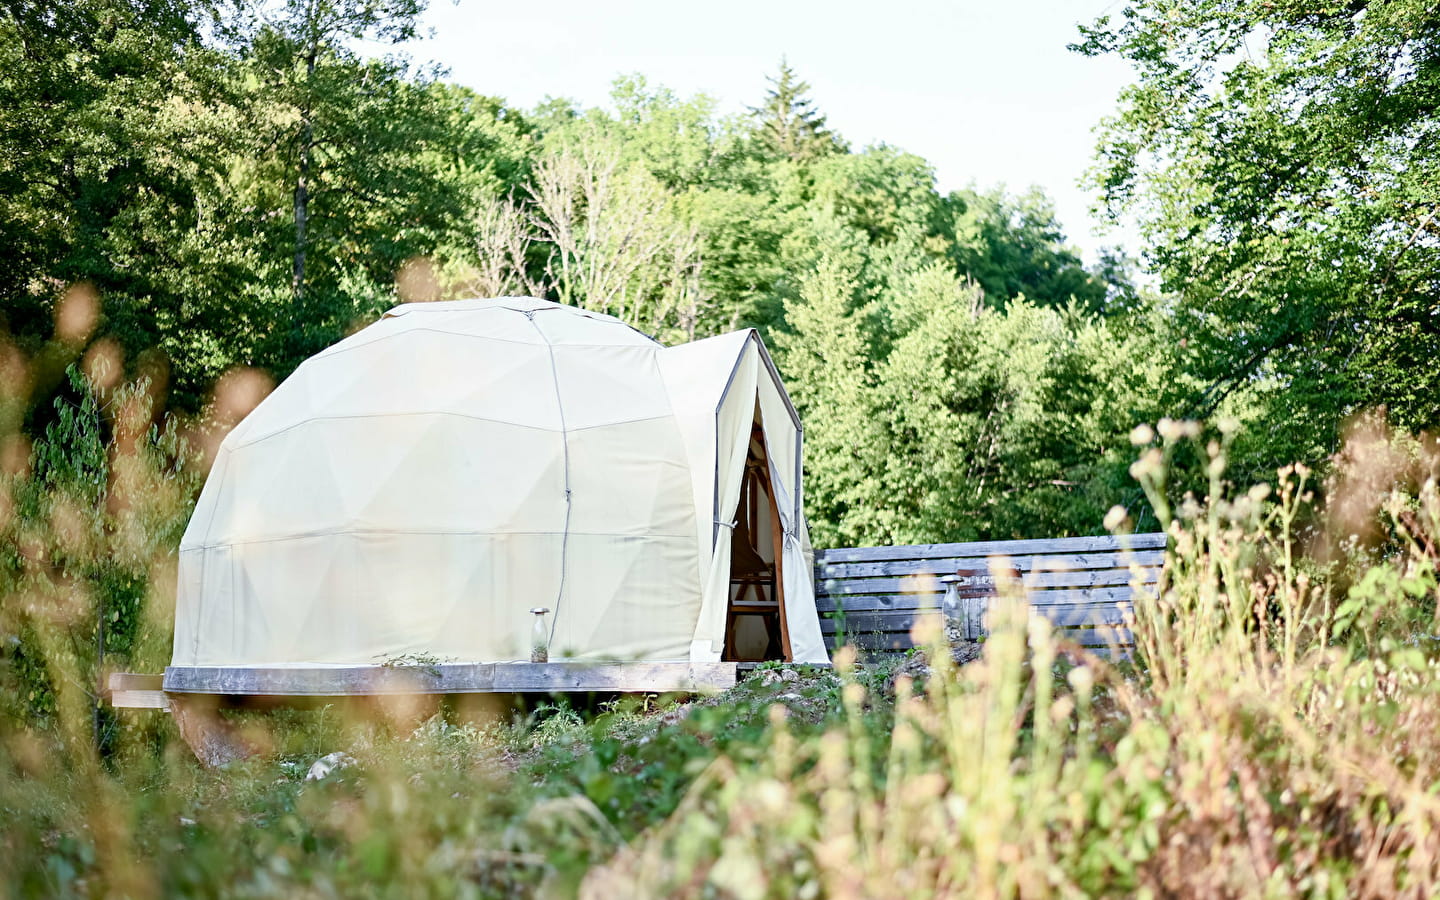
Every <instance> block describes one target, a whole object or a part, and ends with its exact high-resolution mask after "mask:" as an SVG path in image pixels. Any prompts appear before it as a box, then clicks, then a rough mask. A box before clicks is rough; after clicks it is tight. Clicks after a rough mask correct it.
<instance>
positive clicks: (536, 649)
mask: <svg viewBox="0 0 1440 900" xmlns="http://www.w3.org/2000/svg"><path fill="white" fill-rule="evenodd" d="M549 612H550V608H549V607H546V606H536V607H534V608H532V609H531V610H530V613H531V614H532V615H533V616H535V625H534V627H533V628H532V629H531V632H530V661H531V662H532V663H543V662H549V661H550V629H549V628H547V627H546V626H545V616H546V615H548V614H549Z"/></svg>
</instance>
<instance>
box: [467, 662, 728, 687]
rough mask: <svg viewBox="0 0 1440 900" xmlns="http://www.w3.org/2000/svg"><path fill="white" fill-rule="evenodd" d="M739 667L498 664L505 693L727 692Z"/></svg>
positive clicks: (725, 664)
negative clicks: (725, 690)
mask: <svg viewBox="0 0 1440 900" xmlns="http://www.w3.org/2000/svg"><path fill="white" fill-rule="evenodd" d="M737 678H738V670H737V668H736V663H733V662H722V663H684V662H680V663H613V664H584V663H496V664H495V686H494V690H496V691H502V692H515V693H526V692H541V693H548V692H551V691H561V692H563V691H620V692H631V693H640V692H644V693H650V692H669V691H702V690H724V689H726V688H732V687H734V686H735V683H736V680H737Z"/></svg>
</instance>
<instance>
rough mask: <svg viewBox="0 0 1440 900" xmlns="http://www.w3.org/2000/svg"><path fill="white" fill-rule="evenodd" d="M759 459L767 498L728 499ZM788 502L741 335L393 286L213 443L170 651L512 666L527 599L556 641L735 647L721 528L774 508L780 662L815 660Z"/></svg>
mask: <svg viewBox="0 0 1440 900" xmlns="http://www.w3.org/2000/svg"><path fill="white" fill-rule="evenodd" d="M757 470H761V471H760V475H761V476H762V477H763V478H764V480H765V481H766V482H767V483H766V490H767V491H768V494H767V497H768V499H769V501H770V507H769V508H770V510H771V512H770V513H769V516H770V518H769V519H766V518H765V514H764V512H763V504H762V513H761V515H760V517H759V518H758V519H757V518H755V517H754V516H753V515H752V516H751V517H750V518H749V519H747V518H746V515H745V512H744V509H743V507H744V505H745V503H746V502H747V501H746V499H745V497H742V492H743V491H744V490H745V485H747V484H750V483H751V481H747V480H746V479H747V478H748V479H753V478H755V477H757V476H756V472H757ZM747 496H749V495H747ZM801 502H802V495H801V431H800V423H799V419H798V417H797V416H796V414H795V410H794V407H793V406H792V405H791V404H790V401H789V398H788V397H787V396H786V394H785V390H784V387H783V385H782V384H781V382H780V379H779V376H778V374H777V372H776V370H775V368H774V365H773V363H771V361H770V358H769V356H768V354H767V353H766V351H765V349H764V347H763V345H762V344H761V342H760V339H759V337H758V336H757V335H756V334H755V332H754V331H743V332H736V333H734V334H727V335H722V336H720V337H716V338H711V339H708V340H703V341H697V342H695V343H692V344H687V345H683V346H679V347H669V348H667V347H663V346H661V345H660V344H659V343H657V342H655V341H654V340H652V339H650V338H649V337H646V336H645V335H643V334H641V333H639V332H638V331H635V330H633V329H632V328H630V327H629V326H627V325H625V324H624V323H623V322H621V321H620V320H619V319H616V318H614V317H612V316H607V315H602V314H598V313H593V312H587V311H584V310H580V309H576V308H573V307H567V306H562V305H559V304H556V303H551V302H548V301H544V300H536V299H532V298H500V299H496V300H464V301H452V302H443V303H424V304H406V305H403V306H399V307H397V308H395V309H393V310H391V311H390V312H389V313H387V314H386V315H385V316H384V317H383V318H382V319H381V320H379V321H378V322H376V323H374V324H373V325H371V326H369V327H367V328H365V329H363V330H361V331H359V332H357V333H356V334H354V335H352V336H351V337H349V338H346V339H345V340H343V341H341V342H340V343H338V344H336V345H334V346H332V347H330V348H329V349H327V350H325V351H323V352H321V353H319V354H317V355H316V356H314V357H312V358H310V359H308V360H306V361H305V362H304V363H303V364H302V365H301V366H300V367H299V368H298V369H296V371H295V372H294V373H293V374H292V375H291V376H290V377H289V378H287V379H286V380H285V381H284V382H283V383H282V384H281V385H280V386H279V387H277V388H276V390H275V391H274V392H273V393H271V394H270V396H269V397H267V398H266V399H265V400H264V401H263V402H262V403H261V404H260V405H259V406H258V407H256V409H255V410H254V411H253V412H252V413H251V414H250V415H249V416H247V417H246V418H245V420H244V421H242V422H241V423H240V424H239V426H237V427H236V428H235V429H234V430H233V431H232V432H231V433H230V434H229V435H228V436H227V437H226V439H225V441H224V442H223V443H222V444H221V447H220V451H219V454H218V455H217V457H216V460H215V465H214V467H213V469H212V470H211V473H210V476H209V478H208V480H207V481H206V484H205V487H204V490H203V491H202V493H201V496H200V500H199V502H198V504H197V506H196V509H195V512H194V515H193V516H192V518H191V521H190V524H189V527H188V528H187V529H186V532H185V536H184V538H183V539H182V541H181V546H180V573H179V575H180V577H179V585H178V592H177V593H178V596H177V606H176V625H175V645H174V658H173V661H172V667H245V666H267V667H276V666H279V667H284V666H355V665H361V666H366V665H372V666H373V665H377V664H379V663H381V662H384V661H387V660H396V659H404V658H436V659H441V660H459V661H466V662H508V661H520V660H525V659H527V658H528V653H529V647H530V634H531V628H532V623H533V617H532V616H531V615H530V612H529V611H530V609H531V608H532V607H536V606H547V607H551V608H552V609H553V613H552V625H551V628H552V637H551V641H550V656H551V659H552V660H557V659H574V660H577V661H586V660H594V661H628V660H642V661H675V662H681V661H684V662H690V663H706V662H717V661H720V660H721V659H722V658H734V657H733V655H728V654H733V649H732V645H731V644H727V641H730V642H733V640H734V634H733V630H734V627H735V626H734V623H735V621H736V618H735V616H734V610H733V608H732V607H733V604H732V600H733V598H734V596H735V590H736V588H735V587H734V586H733V584H732V576H733V571H732V570H733V569H734V566H733V565H732V563H733V560H732V551H734V549H735V542H736V531H737V530H739V531H742V532H745V530H746V528H747V527H748V528H749V529H750V531H749V532H746V533H747V534H750V533H753V532H754V531H756V530H757V529H760V528H769V527H770V526H773V533H774V536H775V540H774V542H773V547H774V552H773V553H772V552H771V551H770V550H769V549H766V548H767V547H769V546H771V545H770V544H769V543H767V542H766V541H759V542H758V544H757V546H759V545H764V546H762V549H761V551H760V555H761V556H764V557H767V559H766V560H763V561H762V562H764V564H765V565H767V566H769V567H770V572H771V577H772V578H776V577H777V576H776V574H775V573H776V572H777V571H778V582H779V584H778V585H777V590H776V591H775V593H776V594H777V595H778V597H777V598H776V599H778V603H779V608H780V621H781V623H782V624H783V630H784V632H785V639H786V640H785V644H786V647H785V648H784V657H785V658H788V659H790V660H791V661H794V662H812V663H821V662H826V661H828V655H827V654H826V651H825V646H824V643H823V640H822V637H821V632H820V625H819V620H818V617H817V615H816V612H815V602H814V587H813V584H812V581H811V578H812V575H811V573H812V568H811V566H812V559H813V553H812V551H811V548H810V544H809V539H808V535H807V531H806V527H805V521H804V517H803V514H802V512H801ZM748 503H749V504H750V508H751V509H752V510H753V509H754V508H756V500H755V498H754V497H753V496H750V497H749V500H748ZM747 521H748V522H749V525H748V526H747V525H746V522H747ZM764 522H769V525H768V526H766V525H764V524H763V523H764ZM737 523H739V524H738V528H737ZM757 523H761V524H757ZM747 546H748V545H747ZM739 552H740V553H741V555H746V554H748V555H749V556H751V557H753V556H755V552H754V551H751V550H748V549H746V548H740V551H739ZM735 558H736V559H739V557H738V556H737V557H735ZM772 605H773V604H772Z"/></svg>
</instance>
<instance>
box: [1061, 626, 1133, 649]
mask: <svg viewBox="0 0 1440 900" xmlns="http://www.w3.org/2000/svg"><path fill="white" fill-rule="evenodd" d="M1055 637H1056V639H1057V640H1058V639H1064V640H1069V641H1074V642H1075V643H1077V644H1079V645H1080V646H1082V647H1109V646H1118V647H1129V646H1133V645H1134V643H1135V636H1134V635H1133V634H1132V633H1131V632H1130V629H1128V628H1114V627H1101V628H1057V629H1056V630H1055Z"/></svg>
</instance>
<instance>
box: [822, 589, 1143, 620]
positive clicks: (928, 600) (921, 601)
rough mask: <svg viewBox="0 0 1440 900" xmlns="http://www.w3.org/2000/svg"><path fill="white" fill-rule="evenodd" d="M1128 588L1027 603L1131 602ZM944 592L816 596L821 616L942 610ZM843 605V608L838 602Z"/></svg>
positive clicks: (1039, 595) (1051, 595)
mask: <svg viewBox="0 0 1440 900" xmlns="http://www.w3.org/2000/svg"><path fill="white" fill-rule="evenodd" d="M1131 593H1132V591H1131V589H1130V586H1129V585H1126V586H1124V587H1102V588H1088V589H1087V588H1060V589H1056V590H1032V591H1029V592H1027V593H1026V595H1025V599H1026V600H1028V601H1029V602H1030V605H1031V606H1067V605H1070V604H1075V603H1079V604H1088V603H1117V602H1121V601H1128V600H1130V599H1131ZM943 596H944V592H943V591H934V592H930V593H925V594H859V595H848V596H847V595H837V596H834V597H832V596H829V595H826V594H817V595H816V597H815V608H816V610H818V611H819V613H820V615H821V616H826V615H834V614H837V613H838V611H839V610H840V608H841V606H842V605H843V607H844V609H845V612H846V613H847V614H849V613H853V612H870V611H883V610H907V609H908V610H916V609H939V608H940V598H941V597H943ZM842 600H843V601H844V602H843V604H842V603H840V602H839V601H842Z"/></svg>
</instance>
